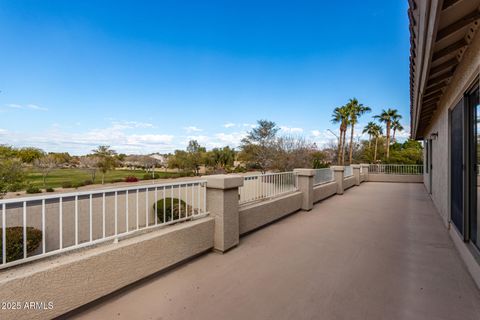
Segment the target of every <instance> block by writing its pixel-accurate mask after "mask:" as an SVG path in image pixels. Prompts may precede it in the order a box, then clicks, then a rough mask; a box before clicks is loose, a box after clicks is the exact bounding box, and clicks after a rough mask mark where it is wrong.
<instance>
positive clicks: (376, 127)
mask: <svg viewBox="0 0 480 320" xmlns="http://www.w3.org/2000/svg"><path fill="white" fill-rule="evenodd" d="M372 123H373V122H372ZM382 134H383V129H382V127H381V126H379V125H378V124H376V123H373V127H372V136H373V137H375V151H374V153H373V154H374V156H373V163H376V162H377V150H378V138H379V137H380V136H381V135H382Z"/></svg>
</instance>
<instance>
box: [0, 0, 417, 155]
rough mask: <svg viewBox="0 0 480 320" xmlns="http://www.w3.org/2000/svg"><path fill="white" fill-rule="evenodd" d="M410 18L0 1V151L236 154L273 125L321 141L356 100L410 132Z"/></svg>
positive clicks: (397, 6) (359, 6) (352, 7)
mask: <svg viewBox="0 0 480 320" xmlns="http://www.w3.org/2000/svg"><path fill="white" fill-rule="evenodd" d="M406 11H407V1H385V0H376V1H374V0H370V1H369V0H366V1H353V0H352V1H343V2H342V5H340V4H339V3H337V2H335V1H290V2H287V1H250V0H246V1H228V0H227V1H225V0H224V1H7V0H3V1H1V2H0V39H2V46H1V50H0V90H1V92H0V119H1V120H0V144H11V145H15V146H38V147H41V148H43V149H45V150H47V151H63V150H65V151H69V152H71V153H73V154H82V153H86V152H89V151H90V150H91V149H92V148H93V147H94V146H96V145H99V144H109V145H111V146H113V148H115V149H116V150H117V151H120V152H127V153H149V152H157V151H158V152H168V151H171V150H173V149H176V148H184V147H185V145H186V143H187V141H188V140H189V139H192V138H196V139H197V140H199V141H200V142H201V143H202V144H204V145H207V146H208V147H209V148H211V147H215V146H221V145H231V146H236V145H237V144H238V141H239V140H240V139H241V137H242V136H243V135H244V134H245V132H246V131H247V130H249V129H250V128H251V125H253V124H255V122H256V120H258V119H269V120H273V121H275V122H276V123H277V124H278V125H279V126H281V127H282V128H283V129H282V132H283V133H285V134H296V135H302V136H304V137H306V138H308V139H310V140H312V141H316V142H317V143H318V144H320V145H321V144H325V143H328V142H329V141H333V140H335V137H334V136H333V135H332V134H330V133H329V132H328V131H327V129H329V128H330V129H332V130H334V131H335V132H337V131H338V129H337V127H336V126H335V125H332V124H331V123H330V116H331V112H332V109H333V108H334V107H336V106H339V105H342V104H344V103H345V102H346V101H347V100H348V99H349V98H351V97H357V98H358V99H359V100H360V102H362V103H364V104H365V105H368V106H370V107H371V108H372V109H373V112H372V115H373V114H375V113H378V112H379V111H380V110H381V109H382V108H388V107H393V108H397V109H399V111H400V112H401V113H402V114H403V116H404V127H405V128H408V118H409V117H408V110H409V91H408V90H409V89H408V48H409V36H408V18H407V12H406ZM369 120H370V116H365V117H364V118H363V119H361V123H360V126H359V128H358V130H359V131H360V130H361V125H362V124H364V123H366V122H368V121H369ZM407 135H408V132H404V133H403V136H407Z"/></svg>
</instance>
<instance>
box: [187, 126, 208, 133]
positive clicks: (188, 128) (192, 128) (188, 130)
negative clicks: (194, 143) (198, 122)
mask: <svg viewBox="0 0 480 320" xmlns="http://www.w3.org/2000/svg"><path fill="white" fill-rule="evenodd" d="M183 129H184V130H185V131H186V132H187V133H192V132H200V131H203V129H200V128H197V127H195V126H190V127H184V128H183Z"/></svg>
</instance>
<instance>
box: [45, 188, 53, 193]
mask: <svg viewBox="0 0 480 320" xmlns="http://www.w3.org/2000/svg"><path fill="white" fill-rule="evenodd" d="M45 191H47V192H55V189H53V188H47V189H46V190H45Z"/></svg>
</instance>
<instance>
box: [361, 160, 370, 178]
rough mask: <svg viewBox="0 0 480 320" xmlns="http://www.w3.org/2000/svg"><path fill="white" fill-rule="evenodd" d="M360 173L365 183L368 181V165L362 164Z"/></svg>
mask: <svg viewBox="0 0 480 320" xmlns="http://www.w3.org/2000/svg"><path fill="white" fill-rule="evenodd" d="M361 166H362V173H363V174H364V175H365V181H368V168H369V167H370V165H369V164H366V163H362V164H361Z"/></svg>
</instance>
